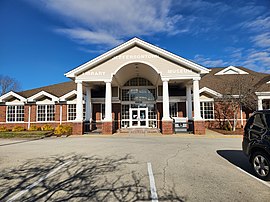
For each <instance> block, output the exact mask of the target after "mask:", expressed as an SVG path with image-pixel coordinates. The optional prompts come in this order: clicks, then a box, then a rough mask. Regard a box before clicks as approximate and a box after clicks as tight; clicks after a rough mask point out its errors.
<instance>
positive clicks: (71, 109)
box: [68, 104, 76, 121]
mask: <svg viewBox="0 0 270 202" xmlns="http://www.w3.org/2000/svg"><path fill="white" fill-rule="evenodd" d="M75 119H76V104H69V105H68V120H69V121H73V120H75Z"/></svg>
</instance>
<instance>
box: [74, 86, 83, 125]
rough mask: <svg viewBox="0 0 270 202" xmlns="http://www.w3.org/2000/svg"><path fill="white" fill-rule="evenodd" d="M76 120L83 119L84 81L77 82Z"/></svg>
mask: <svg viewBox="0 0 270 202" xmlns="http://www.w3.org/2000/svg"><path fill="white" fill-rule="evenodd" d="M76 121H78V122H81V121H83V86H82V81H78V82H77V103H76Z"/></svg>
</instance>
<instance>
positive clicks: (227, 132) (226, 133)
mask: <svg viewBox="0 0 270 202" xmlns="http://www.w3.org/2000/svg"><path fill="white" fill-rule="evenodd" d="M211 130H213V131H216V132H218V133H221V134H223V135H243V133H244V129H243V128H237V129H235V131H229V130H223V129H216V128H214V129H211Z"/></svg>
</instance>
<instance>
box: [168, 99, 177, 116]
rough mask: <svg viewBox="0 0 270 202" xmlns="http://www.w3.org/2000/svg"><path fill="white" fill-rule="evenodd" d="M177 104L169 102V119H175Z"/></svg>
mask: <svg viewBox="0 0 270 202" xmlns="http://www.w3.org/2000/svg"><path fill="white" fill-rule="evenodd" d="M177 112H178V103H177V102H170V117H177Z"/></svg>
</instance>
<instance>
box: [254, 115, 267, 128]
mask: <svg viewBox="0 0 270 202" xmlns="http://www.w3.org/2000/svg"><path fill="white" fill-rule="evenodd" d="M254 125H255V126H258V127H259V128H265V127H266V125H265V123H264V121H263V115H262V114H255V115H254Z"/></svg>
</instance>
